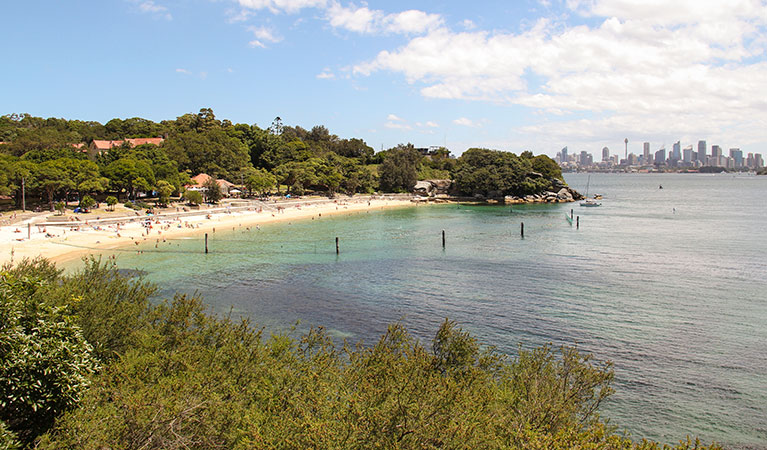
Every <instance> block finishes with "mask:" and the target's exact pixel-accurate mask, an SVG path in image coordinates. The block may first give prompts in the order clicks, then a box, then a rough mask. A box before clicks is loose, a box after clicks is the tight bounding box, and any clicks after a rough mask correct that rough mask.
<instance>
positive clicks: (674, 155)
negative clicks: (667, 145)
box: [671, 141, 682, 161]
mask: <svg viewBox="0 0 767 450" xmlns="http://www.w3.org/2000/svg"><path fill="white" fill-rule="evenodd" d="M671 159H675V160H677V161H679V160H680V159H682V145H681V144H680V143H679V141H676V142H674V146H673V147H672V148H671Z"/></svg>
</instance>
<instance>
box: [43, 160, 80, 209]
mask: <svg viewBox="0 0 767 450" xmlns="http://www.w3.org/2000/svg"><path fill="white" fill-rule="evenodd" d="M62 161H63V160H60V159H57V160H53V161H46V162H44V163H41V164H38V165H37V166H36V167H35V172H34V184H33V185H34V186H36V187H38V188H39V189H41V190H42V191H43V192H45V194H46V196H47V197H48V204H49V205H50V209H51V211H53V208H54V203H53V200H54V197H55V196H56V195H57V194H58V193H60V192H62V191H68V190H71V189H73V188H74V187H75V184H74V180H72V179H71V178H70V175H69V174H68V173H67V167H66V166H65V164H64V163H63V162H62Z"/></svg>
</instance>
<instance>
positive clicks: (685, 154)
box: [682, 145, 694, 164]
mask: <svg viewBox="0 0 767 450" xmlns="http://www.w3.org/2000/svg"><path fill="white" fill-rule="evenodd" d="M693 153H694V152H693V151H692V145H688V146H687V147H685V148H684V150H682V161H684V162H685V163H688V164H689V163H691V162H692V155H693Z"/></svg>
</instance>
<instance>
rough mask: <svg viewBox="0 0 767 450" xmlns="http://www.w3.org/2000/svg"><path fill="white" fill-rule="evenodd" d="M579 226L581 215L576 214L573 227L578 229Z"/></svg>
mask: <svg viewBox="0 0 767 450" xmlns="http://www.w3.org/2000/svg"><path fill="white" fill-rule="evenodd" d="M580 227H581V216H578V217H576V218H575V229H576V230H577V229H579V228H580Z"/></svg>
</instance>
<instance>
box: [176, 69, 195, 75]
mask: <svg viewBox="0 0 767 450" xmlns="http://www.w3.org/2000/svg"><path fill="white" fill-rule="evenodd" d="M176 72H177V73H183V74H184V75H191V74H192V72H190V71H188V70H186V69H176Z"/></svg>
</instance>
